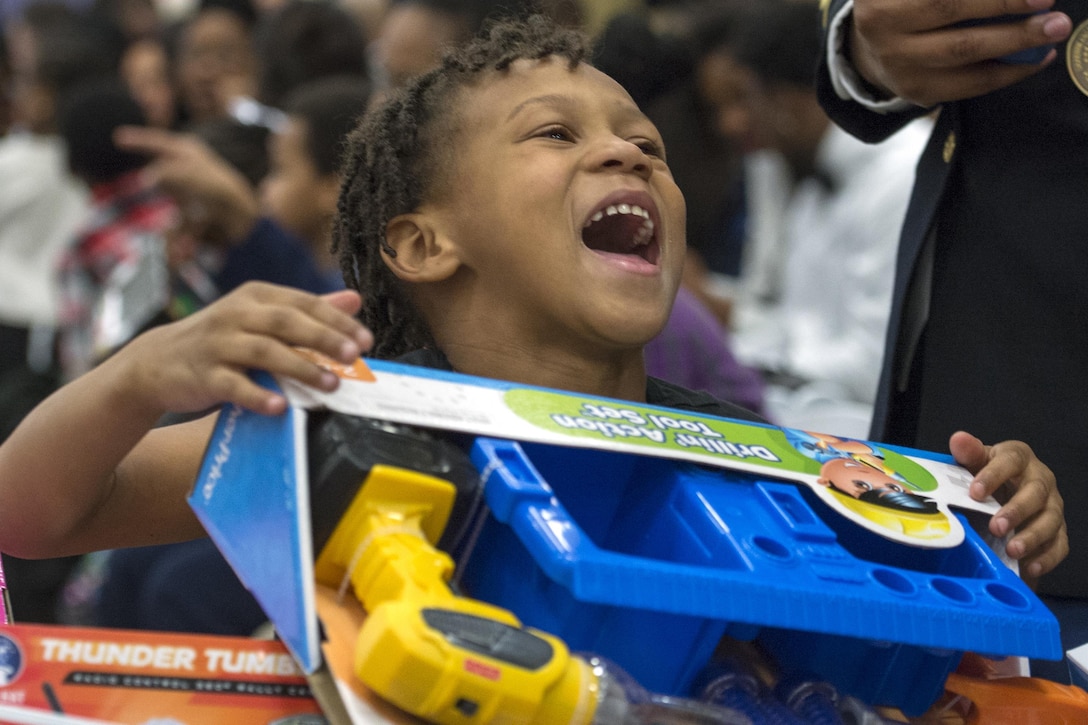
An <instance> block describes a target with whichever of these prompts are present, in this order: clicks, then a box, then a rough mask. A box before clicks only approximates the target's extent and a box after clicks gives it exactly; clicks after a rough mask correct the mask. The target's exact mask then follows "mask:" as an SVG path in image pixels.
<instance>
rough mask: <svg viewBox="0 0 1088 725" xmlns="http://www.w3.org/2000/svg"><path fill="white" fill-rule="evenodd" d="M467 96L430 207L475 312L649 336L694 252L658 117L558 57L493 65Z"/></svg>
mask: <svg viewBox="0 0 1088 725" xmlns="http://www.w3.org/2000/svg"><path fill="white" fill-rule="evenodd" d="M457 108H458V111H459V114H460V115H459V119H458V121H457V123H456V129H457V130H456V131H455V132H454V134H453V135H452V137H451V138H449V139H448V143H449V144H450V146H449V149H450V150H451V151H452V154H451V155H452V157H453V159H454V161H453V168H452V170H451V171H450V172H449V173H448V178H446V180H445V183H444V184H442V185H441V187H440V188H438V189H436V190H434V193H432V194H431V195H430V196H431V197H432V198H431V200H429V201H427V202H425V203H424V204H423V205H422V210H423V211H428V210H429V211H431V212H433V213H434V214H435V216H436V218H438V219H441V220H442V224H443V225H444V226H443V229H445V231H446V233H447V234H448V235H449V237H450V238H451V239H452V240H453V241H454V243H455V244H456V246H457V247H458V249H459V254H460V261H461V264H462V266H463V267H465V268H467V269H468V270H469V271H468V273H467V275H466V277H467V279H468V284H469V285H470V288H469V289H467V291H465V292H463V294H466V295H471V296H473V301H472V304H474V305H475V307H474V308H473V310H472V312H473V314H476V315H477V316H479V317H483V316H484V315H486V318H484V319H486V320H487V323H486V324H487V328H488V331H489V333H490V334H491V335H492V337H493V339H494V340H496V341H503V344H511V343H513V344H523V345H524V349H527V350H540V349H541V348H540V344H541V343H543V344H544V346H545V347H548V346H552V347H556V346H564V347H563V349H565V350H568V351H575V350H576V351H577V352H578V353H589V354H590V355H594V356H599V355H600V353H601V351H602V350H609V349H611V350H624V351H630V350H632V349H634V348H641V346H642V345H643V344H645V343H646V342H647V341H648V340H649V339H650V338H652V337H653V336H654V335H656V334H657V333H658V332H659V331H660V330H661V328H662V327H663V326H664V324H665V322H666V320H667V319H668V315H669V310H670V309H671V306H672V300H673V298H674V296H675V294H676V289H677V286H678V284H679V280H680V272H681V267H682V263H683V257H684V232H685V227H684V224H685V218H684V200H683V197H682V196H681V193H680V190H679V189H678V188H677V186H676V183H675V182H674V181H673V178H672V175H671V174H670V172H669V169H668V167H667V166H666V164H665V160H664V150H663V148H662V142H661V137H660V135H659V134H658V132H657V129H656V128H655V127H654V125H653V124H652V123H651V122H650V121H649V120H648V119H647V118H646V117H645V116H644V115H643V114H642V113H641V112H640V111H639V109H638V108H637V107H636V105H635V103H634V102H633V101H632V100H631V98H630V96H629V95H628V94H627V93H626V91H624V90H623V88H622V87H621V86H620V85H619V84H618V83H616V82H615V81H614V80H612V79H611V78H609V77H608V76H606V75H605V74H603V73H601V72H600V71H598V70H596V69H594V68H591V67H588V66H584V65H580V66H578V67H576V68H575V69H574V70H570V69H569V68H568V65H567V62H566V61H565V60H557V59H554V58H553V59H549V60H545V61H527V60H521V61H518V62H516V63H514V64H513V65H512V66H511V67H510V70H509V72H508V73H506V74H493V75H490V76H486V77H485V79H484V80H483V82H481V83H480V84H479V85H477V86H475V87H472V88H469V89H467V90H465V91H464V92H463V93H462V95H461V96H460V97H459V99H458V101H457ZM434 197H437V198H434ZM440 343H441V340H440ZM571 346H573V349H572V347H571Z"/></svg>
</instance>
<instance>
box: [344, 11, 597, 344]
mask: <svg viewBox="0 0 1088 725" xmlns="http://www.w3.org/2000/svg"><path fill="white" fill-rule="evenodd" d="M550 56H557V57H560V58H565V59H566V60H567V61H568V63H569V66H570V67H571V68H574V67H576V66H577V65H578V64H579V63H582V62H587V59H588V57H589V45H588V42H587V40H586V38H585V37H584V36H583V35H582V34H581V33H580V32H578V31H576V30H571V29H565V28H560V27H559V26H557V25H555V24H554V23H553V22H552V21H550V20H548V19H546V18H544V17H543V16H532V17H529V18H527V19H526V20H510V19H506V20H497V21H495V22H493V23H491V24H489V25H488V26H487V27H485V28H484V29H483V30H482V31H481V33H480V34H479V35H478V36H477V37H476V38H474V39H473V40H471V41H469V42H468V43H467V44H466V45H464V46H463V47H461V48H460V49H456V50H453V51H451V52H449V53H447V55H446V56H445V57H444V58H443V60H442V62H441V65H439V66H438V67H436V68H435V69H433V70H431V71H428V72H427V73H424V74H422V75H420V76H418V77H417V78H416V79H415V80H413V81H412V82H411V83H409V84H408V85H407V86H406V87H405V88H403V89H401V90H400V91H398V92H397V93H396V94H395V95H393V96H391V97H390V98H389V100H387V101H386V102H385V103H383V104H382V105H381V106H379V107H377V108H375V109H373V110H372V111H370V112H368V113H367V114H366V115H365V116H364V118H363V119H362V121H361V122H360V124H359V125H358V126H357V127H356V128H355V130H354V131H352V133H351V134H350V135H349V136H348V139H347V145H346V151H345V156H344V162H343V163H344V166H343V169H342V172H343V173H342V177H343V183H342V186H341V189H340V198H339V202H338V205H337V216H336V221H335V224H334V228H333V251H334V253H335V254H337V255H338V257H339V260H340V267H341V270H342V271H343V274H344V280H345V281H346V283H347V286H348V287H350V288H354V289H356V290H357V291H359V293H360V294H362V296H363V308H362V310H361V311H360V313H359V317H360V319H361V320H362V322H363V323H364V324H365V325H367V327H369V328H370V329H371V331H372V332H373V333H374V347H373V348H372V350H371V355H373V356H374V357H376V358H394V357H397V356H399V355H403V354H404V353H407V352H411V351H413V350H418V349H422V348H432V349H433V348H435V347H436V346H435V342H434V337H433V336H432V334H431V331H430V329H429V328H428V325H427V322H426V320H424V319H423V317H422V315H421V314H420V313H419V312H418V311H417V310H416V309H415V308H414V306H413V305H412V303H411V301H410V300H409V298H408V295H407V294H406V292H405V290H404V287H403V285H402V284H401V282H400V280H398V279H397V278H396V276H394V275H393V273H392V272H391V271H390V269H389V267H388V266H387V265H386V263H385V261H384V260H383V259H382V256H381V251H384V252H385V253H386V254H387V255H390V256H395V255H396V252H395V251H394V250H392V249H391V248H390V247H389V245H388V242H387V241H386V226H387V225H388V223H389V221H390V220H391V219H393V218H394V217H396V216H397V215H400V214H406V213H409V212H412V211H413V210H415V209H417V208H418V207H419V205H420V204H421V203H422V202H423V200H424V199H425V198H426V197H427V196H428V194H433V193H439V192H440V190H441V189H443V188H444V187H443V186H442V184H443V182H444V181H445V180H446V177H447V176H448V173H449V171H450V168H451V166H452V159H451V157H450V156H451V154H452V153H454V152H451V151H448V150H447V148H448V147H449V146H452V145H451V144H439V143H438V142H437V141H438V139H442V138H448V137H449V136H448V133H456V131H457V127H456V124H457V111H456V108H457V105H456V102H457V100H458V99H457V94H458V93H459V92H460V91H461V90H462V89H465V88H467V87H469V86H471V85H473V84H475V83H477V82H479V81H480V79H481V78H482V77H483V76H484V75H485V74H487V73H489V72H500V73H501V72H503V71H505V70H507V69H508V68H509V67H510V65H511V64H512V63H514V62H515V61H517V60H522V59H526V60H541V59H544V58H547V57H550Z"/></svg>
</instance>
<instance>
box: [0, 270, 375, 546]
mask: <svg viewBox="0 0 1088 725" xmlns="http://www.w3.org/2000/svg"><path fill="white" fill-rule="evenodd" d="M359 304H360V300H359V296H358V295H357V294H356V293H354V292H348V291H345V292H337V293H333V294H330V295H325V296H323V297H318V296H315V295H311V294H308V293H305V292H301V291H298V290H294V289H289V288H285V287H276V286H273V285H268V284H260V283H253V284H248V285H245V286H243V287H241V288H239V289H238V290H236V291H235V292H233V293H231V294H230V295H227V296H225V297H223V298H222V299H221V300H219V301H217V302H216V303H215V304H213V305H211V306H209V307H208V308H207V309H205V310H203V311H201V312H198V313H196V314H194V315H192V316H191V317H188V318H186V319H183V320H180V321H178V322H175V323H172V324H169V325H164V326H162V327H158V328H155V329H153V330H150V331H148V332H146V333H145V334H143V335H140V336H139V337H137V338H136V339H134V340H133V341H131V342H130V343H129V344H128V345H126V346H125V347H124V348H122V349H121V350H120V351H118V352H117V353H116V354H115V355H114V356H112V357H111V358H109V359H108V360H106V361H105V362H103V363H102V364H101V365H99V366H98V367H97V368H95V369H94V370H92V371H91V372H89V373H87V374H86V375H84V376H82V377H80V378H78V379H76V380H74V381H72V382H71V383H69V384H68V385H66V386H64V387H63V388H61V389H60V390H59V391H57V392H56V393H54V394H53V395H52V396H50V397H49V398H48V399H47V400H45V401H44V402H43V403H42V404H41V405H39V406H38V407H37V408H36V409H35V410H34V411H33V412H32V413H31V414H30V415H29V416H27V418H26V419H25V420H24V421H23V422H22V423H21V424H20V426H19V427H18V428H17V429H16V431H15V432H14V433H13V434H12V435H11V436H10V437H9V438H8V439H7V440H6V441H5V442H4V443H3V445H2V446H0V551H4V552H6V553H10V554H13V555H16V556H21V557H31V558H32V557H48V556H58V555H65V554H71V553H77V552H86V551H92V550H96V549H105V548H117V547H121V546H135V545H143V544H155V543H165V542H170V541H179V540H184V539H187V538H195V537H197V536H201V535H203V530H202V529H201V527H200V525H199V523H198V522H197V520H196V518H195V517H194V516H193V514H192V512H191V511H190V509H189V506H188V504H187V502H186V496H187V494H188V491H189V489H190V487H191V486H192V484H193V481H194V480H195V478H196V475H197V472H198V470H199V466H200V462H201V459H202V457H203V453H204V448H205V446H206V445H207V441H208V437H209V436H210V434H211V430H212V425H213V423H214V416H206V417H204V418H202V419H200V420H197V421H194V422H190V423H183V424H179V425H174V426H169V427H163V428H155V429H153V428H154V426H155V424H156V423H157V422H158V421H159V419H160V418H161V417H162V416H163V415H164V414H165V413H170V412H173V413H191V412H198V411H202V410H206V409H209V408H212V407H215V406H217V405H219V404H221V403H225V402H230V403H237V404H239V405H242V406H244V407H246V408H249V409H252V410H255V411H258V412H262V413H266V414H270V415H274V414H277V413H280V412H282V411H284V410H285V408H286V401H285V400H284V399H283V398H282V397H281V396H279V395H277V394H274V393H272V392H271V391H268V390H266V389H264V388H261V387H259V386H257V385H256V384H254V383H253V382H252V381H251V380H250V379H249V377H248V376H247V374H246V371H247V370H249V369H253V368H262V369H265V370H269V371H271V372H274V373H276V374H279V375H288V376H291V377H294V378H297V379H299V380H301V381H303V382H305V383H308V384H310V385H314V386H316V387H320V388H322V389H325V390H330V389H332V388H334V387H335V386H336V383H337V378H336V376H334V375H332V374H331V373H329V372H327V371H324V370H322V369H321V368H320V367H318V366H317V365H315V364H314V363H312V362H310V361H308V360H306V359H305V358H303V357H302V356H301V355H299V354H297V353H296V352H295V351H294V350H292V347H293V346H304V347H309V348H313V349H315V350H318V351H320V352H323V353H325V354H326V355H329V356H331V357H333V358H336V359H338V360H342V361H344V362H345V363H347V362H351V361H353V360H355V359H356V358H357V357H358V356H359V355H360V353H361V352H362V351H364V350H365V349H367V348H369V346H370V344H371V340H372V338H371V336H370V333H369V332H368V331H367V330H366V329H365V328H364V327H363V326H362V325H360V324H359V323H358V322H357V321H356V320H355V319H354V318H353V317H352V315H353V314H354V313H355V312H356V311H357V310H358V307H359Z"/></svg>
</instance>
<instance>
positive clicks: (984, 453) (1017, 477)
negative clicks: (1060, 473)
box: [949, 431, 1069, 584]
mask: <svg viewBox="0 0 1088 725" xmlns="http://www.w3.org/2000/svg"><path fill="white" fill-rule="evenodd" d="M949 447H950V449H951V451H952V456H953V457H954V458H955V459H956V461H957V462H958V463H959V464H960V465H962V466H964V467H965V468H967V469H968V470H969V471H971V472H972V473H973V474H975V478H974V480H973V481H972V482H971V488H970V493H971V498H974V499H976V500H982V499H984V498H986V497H987V496H991V495H992V496H994V497H995V498H997V499H998V500H999V501H1001V502H1002V506H1001V508H1000V509H999V510H998V511H997V513H996V514H994V516H993V518H992V519H991V520H990V532H991V533H992V534H993V535H995V536H999V537H1002V536H1005V535H1006V534H1007V533H1009V532H1010V531H1012V530H1014V529H1015V530H1016V534H1015V535H1014V536H1013V537H1012V538H1011V539H1010V540H1009V543H1008V544H1007V546H1006V553H1007V554H1008V555H1009V556H1010V557H1012V558H1013V559H1016V560H1017V561H1018V562H1019V564H1020V574H1021V576H1022V577H1023V578H1024V579H1025V581H1027V582H1028V583H1030V584H1034V583H1035V581H1036V580H1037V579H1038V578H1039V577H1041V576H1042V575H1043V574H1046V573H1047V572H1048V571H1050V570H1051V569H1053V568H1054V567H1055V566H1057V565H1058V563H1059V562H1061V560H1062V559H1064V558H1065V557H1066V555H1067V554H1068V553H1069V538H1068V536H1067V534H1066V527H1065V517H1064V513H1063V509H1064V504H1063V502H1062V497H1061V494H1059V493H1058V488H1057V484H1056V482H1055V480H1054V474H1053V473H1052V472H1051V470H1050V469H1049V468H1047V466H1046V465H1045V464H1043V462H1042V461H1040V460H1039V459H1038V458H1037V457H1036V456H1035V453H1034V451H1032V450H1031V447H1030V446H1028V445H1027V444H1026V443H1023V442H1021V441H1005V442H1003V443H998V444H996V445H992V446H987V445H984V444H983V443H982V441H980V440H979V439H978V438H976V437H974V436H973V435H970V434H969V433H964V432H963V431H960V432H957V433H954V434H953V435H952V438H951V439H950V440H949Z"/></svg>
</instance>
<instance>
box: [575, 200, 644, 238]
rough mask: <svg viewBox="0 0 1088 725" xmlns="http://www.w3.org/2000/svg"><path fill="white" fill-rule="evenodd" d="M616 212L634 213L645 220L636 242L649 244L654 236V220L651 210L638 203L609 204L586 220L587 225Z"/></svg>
mask: <svg viewBox="0 0 1088 725" xmlns="http://www.w3.org/2000/svg"><path fill="white" fill-rule="evenodd" d="M616 214H634V215H635V216H640V217H642V218H643V219H644V220H645V221H644V222H643V223H642V228H641V229H639V230H638V233H637V234H635V238H634V243H635V244H636V245H642V244H648V243H649V241H650V239H651V238H653V235H654V222H653V220H652V219H650V212H648V211H646V210H645V209H643V208H642V207H641V206H639V205H638V204H613V205H611V206H608V207H606V208H604V209H602V210H601V211H599V212H597V213H596V214H594V215H593V216H591V217H590V218H589V221H587V222H586V226H587V227H588V226H589V225H590V224H593V223H594V222H599V221H600V220H601V219H604V218H605V217H606V216H615V215H616Z"/></svg>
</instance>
